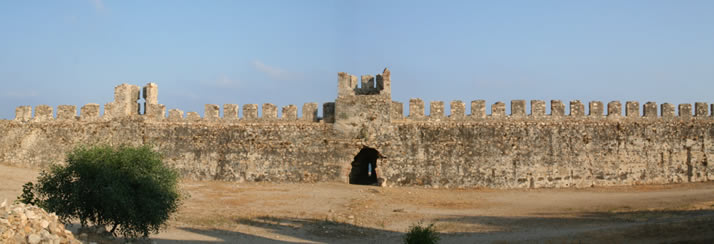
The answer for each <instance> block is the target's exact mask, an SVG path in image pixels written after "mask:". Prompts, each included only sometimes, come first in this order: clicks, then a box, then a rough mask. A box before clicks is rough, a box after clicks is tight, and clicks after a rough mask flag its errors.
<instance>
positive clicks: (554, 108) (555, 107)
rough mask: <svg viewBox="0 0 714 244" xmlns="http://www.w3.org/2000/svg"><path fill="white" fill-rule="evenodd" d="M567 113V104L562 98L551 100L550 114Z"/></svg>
mask: <svg viewBox="0 0 714 244" xmlns="http://www.w3.org/2000/svg"><path fill="white" fill-rule="evenodd" d="M564 115H565V104H563V102H561V101H560V100H550V116H555V117H559V116H564Z"/></svg>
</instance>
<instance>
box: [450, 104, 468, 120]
mask: <svg viewBox="0 0 714 244" xmlns="http://www.w3.org/2000/svg"><path fill="white" fill-rule="evenodd" d="M465 113H466V105H465V104H464V102H462V101H461V100H454V101H451V103H450V104H449V117H450V118H452V119H462V118H464V116H465Z"/></svg>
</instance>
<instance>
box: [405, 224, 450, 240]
mask: <svg viewBox="0 0 714 244" xmlns="http://www.w3.org/2000/svg"><path fill="white" fill-rule="evenodd" d="M421 225H422V223H421V222H419V223H418V224H415V225H412V226H411V227H409V231H408V232H407V233H406V234H404V243H405V244H435V243H439V240H441V237H440V236H439V232H437V231H436V230H435V228H434V224H430V225H428V226H426V227H423V226H421Z"/></svg>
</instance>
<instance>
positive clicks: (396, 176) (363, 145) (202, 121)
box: [0, 69, 714, 188]
mask: <svg viewBox="0 0 714 244" xmlns="http://www.w3.org/2000/svg"><path fill="white" fill-rule="evenodd" d="M337 78H338V79H337V80H338V82H337V83H338V84H337V97H336V99H335V101H334V102H328V103H324V104H318V103H305V104H303V105H302V109H301V112H300V113H298V106H297V105H286V106H282V107H278V106H277V105H273V104H270V103H265V104H262V105H258V104H246V103H243V104H242V106H239V105H237V104H224V105H223V106H222V109H223V116H220V109H221V106H219V105H213V104H208V105H206V106H205V111H203V112H204V113H203V115H204V116H203V117H201V115H200V114H199V113H198V112H194V111H191V112H186V113H184V111H182V110H180V109H175V108H174V109H170V110H169V111H168V117H166V116H167V114H166V112H165V106H164V105H161V104H158V86H157V85H156V84H154V83H149V84H147V85H146V86H145V87H143V89H139V87H138V86H135V85H128V84H122V85H119V86H117V87H115V96H114V101H112V102H110V103H107V104H106V105H105V107H104V113H103V114H100V106H99V105H98V104H87V105H84V106H82V107H81V109H80V111H79V115H77V114H76V107H75V106H71V105H61V106H58V107H57V116H56V118H55V116H53V107H50V106H47V105H39V106H35V107H34V115H33V113H32V112H33V107H30V106H19V107H18V108H17V109H16V110H15V111H16V116H15V118H14V119H13V120H0V163H3V164H9V165H17V166H25V167H37V168H44V167H47V166H48V165H50V164H53V163H61V161H62V160H63V158H64V154H65V153H66V152H68V151H69V150H71V149H72V148H73V147H75V146H77V145H92V144H109V145H121V144H129V145H151V146H152V147H154V148H155V149H156V150H158V151H160V152H161V153H162V154H163V155H164V161H165V163H167V164H170V165H172V166H173V167H175V168H177V169H179V170H180V172H181V173H182V174H183V175H184V177H187V178H191V179H197V180H226V181H238V182H241V181H252V182H257V181H264V182H345V183H347V182H351V180H350V178H351V177H353V175H354V173H353V172H354V171H355V168H356V167H358V165H359V164H358V163H357V162H358V161H359V160H358V157H357V155H358V154H360V152H361V151H364V150H367V149H369V150H373V151H375V152H376V158H375V159H374V160H376V168H375V169H376V174H377V179H378V182H377V183H378V184H381V185H386V186H395V185H398V186H401V185H422V186H431V187H492V188H539V187H591V186H616V185H635V184H667V183H680V182H699V181H710V180H712V179H714V164H713V163H711V162H709V161H711V159H712V158H714V143H713V142H712V141H713V139H714V116H713V115H712V113H711V112H712V110H714V109H710V108H714V107H712V106H710V105H711V104H709V103H706V102H697V103H694V106H693V105H692V104H678V105H674V104H670V103H661V104H659V106H658V103H656V102H647V103H644V104H643V105H640V103H639V102H638V101H626V102H625V108H624V110H625V111H624V112H623V106H622V103H621V102H620V101H611V102H608V103H607V104H604V103H603V102H601V101H590V102H581V101H579V100H573V101H570V102H568V104H567V105H568V106H569V107H568V108H567V110H566V103H564V102H562V101H560V100H551V101H550V104H547V102H546V101H541V100H531V101H530V110H529V108H528V107H527V103H526V101H527V100H514V101H510V102H509V103H504V102H495V103H493V104H492V105H491V106H490V109H488V110H487V106H486V105H487V104H486V101H484V100H478V99H475V100H473V101H470V102H462V101H447V102H445V101H427V102H425V101H423V100H421V99H418V98H412V99H410V100H409V101H408V102H407V103H402V102H397V101H392V97H391V72H390V71H389V70H387V69H385V70H384V71H383V72H382V73H381V74H377V75H376V76H371V75H365V76H361V77H360V79H358V77H357V76H353V75H349V74H347V73H339V74H338V77H337ZM139 95H143V96H141V97H143V99H144V100H143V102H144V104H143V106H144V112H143V113H140V111H141V110H139V106H140V104H139V102H140V101H139V98H140V96H139ZM425 104H428V106H429V108H428V114H427V113H425V112H427V110H426V108H425ZM447 104H448V106H449V108H448V109H449V110H448V116H447V115H446V111H445V109H446V108H445V106H447ZM467 104H468V105H470V110H469V108H466V107H465V106H466V105H467ZM507 104H510V110H506V108H507V107H506V106H507ZM586 104H587V106H588V112H587V113H586V111H585V105H586ZM320 106H322V110H323V113H322V114H318V108H319V107H320ZM405 106H406V107H407V109H408V113H407V114H405V112H406V111H403V110H404V109H405ZM547 107H550V113H547V111H546V108H547ZM278 108H281V110H280V111H281V114H280V116H278ZM239 110H242V112H241V113H239ZM658 110H659V111H658ZM467 111H470V112H469V113H468V114H467V113H466V112H467ZM487 111H488V113H487ZM506 111H510V113H506ZM528 111H530V112H528ZM566 111H568V113H566ZM259 112H260V115H259ZM184 114H185V117H184ZM360 167H361V166H360Z"/></svg>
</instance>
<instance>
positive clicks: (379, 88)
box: [337, 68, 392, 97]
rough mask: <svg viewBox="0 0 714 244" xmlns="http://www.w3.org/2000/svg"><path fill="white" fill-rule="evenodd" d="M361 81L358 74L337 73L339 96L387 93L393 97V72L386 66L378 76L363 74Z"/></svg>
mask: <svg viewBox="0 0 714 244" xmlns="http://www.w3.org/2000/svg"><path fill="white" fill-rule="evenodd" d="M360 80H361V82H359V83H358V82H357V76H354V75H350V74H347V73H344V72H339V73H337V96H338V97H343V96H359V95H385V96H389V97H391V93H392V81H391V72H390V71H389V69H387V68H385V69H384V71H382V73H381V74H378V75H377V77H376V82H375V77H374V76H371V75H363V76H362V77H360Z"/></svg>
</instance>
